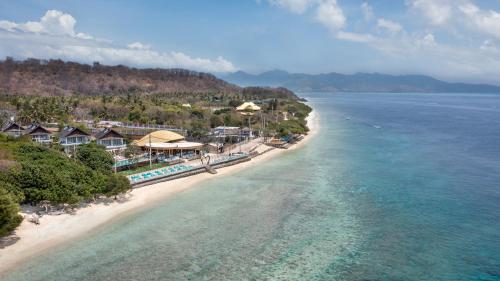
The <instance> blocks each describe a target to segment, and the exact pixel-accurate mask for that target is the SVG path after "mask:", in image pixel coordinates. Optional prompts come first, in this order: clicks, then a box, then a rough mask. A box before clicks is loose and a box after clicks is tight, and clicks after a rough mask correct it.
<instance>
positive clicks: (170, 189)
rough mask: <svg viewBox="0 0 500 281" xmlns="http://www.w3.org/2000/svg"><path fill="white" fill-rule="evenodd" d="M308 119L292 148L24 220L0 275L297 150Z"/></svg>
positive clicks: (2, 256)
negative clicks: (73, 210)
mask: <svg viewBox="0 0 500 281" xmlns="http://www.w3.org/2000/svg"><path fill="white" fill-rule="evenodd" d="M307 122H308V126H309V128H310V132H309V134H308V135H307V136H306V137H305V138H304V139H303V140H302V141H300V142H299V143H297V144H295V145H293V146H292V147H291V148H289V149H274V150H271V151H269V152H267V153H265V154H262V155H259V156H257V157H255V158H253V159H252V160H251V161H248V162H244V163H241V164H237V165H234V166H230V167H225V168H222V169H218V173H217V174H209V173H203V174H198V175H194V176H190V177H186V178H181V179H176V180H172V181H167V182H162V183H157V184H153V185H149V186H145V187H140V188H136V189H133V190H132V191H131V192H129V193H127V195H126V196H125V199H124V200H120V201H119V202H118V201H113V202H111V203H109V204H103V203H100V204H91V205H89V206H87V207H85V208H81V209H78V210H77V211H76V213H75V214H62V215H45V216H43V217H41V218H40V224H39V225H35V224H33V223H30V222H28V220H26V219H25V220H24V221H23V222H22V224H21V225H20V226H19V228H18V229H17V230H16V232H15V235H16V236H17V237H18V238H19V240H18V241H17V242H15V243H14V244H12V245H10V246H7V247H5V248H3V249H0V274H1V273H5V272H6V271H8V270H9V269H12V268H13V267H15V266H16V265H20V264H21V263H22V262H23V261H25V260H26V259H29V258H30V257H33V256H35V255H37V254H40V253H41V252H43V251H45V250H47V249H50V248H53V247H55V246H60V245H62V244H64V243H65V242H69V241H71V240H72V239H75V238H79V237H82V236H84V235H86V234H88V233H90V232H92V231H95V230H96V229H97V228H98V227H100V226H103V225H105V224H106V223H109V222H110V221H112V220H113V219H117V218H120V217H122V216H125V215H127V214H129V213H131V212H134V211H138V210H140V209H141V208H147V207H151V206H152V205H154V204H155V203H158V202H161V201H162V200H164V199H165V198H167V197H169V196H172V195H173V194H176V193H179V192H181V191H183V190H186V189H188V188H191V187H193V186H194V185H196V184H198V183H201V182H203V181H205V180H208V179H212V178H216V177H222V176H225V175H228V174H232V173H235V172H238V171H241V170H243V169H246V168H248V167H250V166H253V165H258V164H259V163H262V162H265V161H267V160H269V159H270V158H273V157H276V156H278V155H281V154H283V153H287V152H288V151H290V150H294V149H297V148H299V147H301V146H303V145H304V144H305V143H306V142H308V141H309V140H310V139H311V138H312V137H313V136H314V135H315V134H317V132H318V130H319V116H318V115H317V113H316V112H315V111H313V112H312V113H311V114H310V115H309V116H308V118H307Z"/></svg>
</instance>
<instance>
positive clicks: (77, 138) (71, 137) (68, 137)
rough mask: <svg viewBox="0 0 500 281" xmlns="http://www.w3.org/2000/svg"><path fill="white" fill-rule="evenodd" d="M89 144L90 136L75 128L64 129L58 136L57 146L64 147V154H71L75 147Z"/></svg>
mask: <svg viewBox="0 0 500 281" xmlns="http://www.w3.org/2000/svg"><path fill="white" fill-rule="evenodd" d="M89 142H90V135H89V134H88V133H87V132H85V131H83V130H81V129H79V128H77V127H69V126H68V127H64V129H63V130H62V132H61V134H60V135H59V144H60V145H62V146H63V147H64V152H66V153H68V154H69V153H72V152H74V151H75V150H76V147H77V146H79V145H82V144H87V143H89Z"/></svg>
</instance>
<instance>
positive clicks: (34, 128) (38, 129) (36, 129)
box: [26, 123, 52, 134]
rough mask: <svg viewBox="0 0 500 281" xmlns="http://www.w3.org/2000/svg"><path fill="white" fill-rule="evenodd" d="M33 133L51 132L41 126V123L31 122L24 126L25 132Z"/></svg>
mask: <svg viewBox="0 0 500 281" xmlns="http://www.w3.org/2000/svg"><path fill="white" fill-rule="evenodd" d="M34 133H43V134H52V133H51V132H50V131H49V130H47V129H45V128H44V127H42V125H40V124H37V123H33V124H31V125H29V126H28V128H26V134H34Z"/></svg>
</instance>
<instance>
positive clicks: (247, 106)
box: [236, 102, 260, 111]
mask: <svg viewBox="0 0 500 281" xmlns="http://www.w3.org/2000/svg"><path fill="white" fill-rule="evenodd" d="M236 110H237V111H259V110H260V106H257V105H256V104H255V103H253V102H244V103H243V104H242V105H240V106H238V107H237V108H236Z"/></svg>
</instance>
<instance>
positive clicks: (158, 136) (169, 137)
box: [133, 130, 184, 146]
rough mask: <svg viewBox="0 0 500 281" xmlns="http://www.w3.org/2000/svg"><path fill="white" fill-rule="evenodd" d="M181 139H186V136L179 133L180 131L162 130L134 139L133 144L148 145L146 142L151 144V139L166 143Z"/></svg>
mask: <svg viewBox="0 0 500 281" xmlns="http://www.w3.org/2000/svg"><path fill="white" fill-rule="evenodd" d="M150 137H151V140H150ZM181 140H184V136H182V135H179V134H178V133H174V132H172V131H167V130H161V131H155V132H152V133H150V134H147V135H145V136H144V137H142V138H141V139H140V140H136V141H134V142H133V144H134V145H137V146H146V144H149V142H150V141H151V143H165V142H174V141H181Z"/></svg>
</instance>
